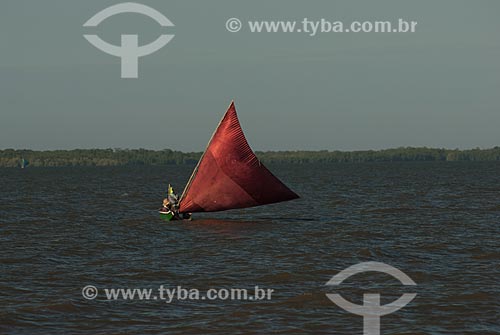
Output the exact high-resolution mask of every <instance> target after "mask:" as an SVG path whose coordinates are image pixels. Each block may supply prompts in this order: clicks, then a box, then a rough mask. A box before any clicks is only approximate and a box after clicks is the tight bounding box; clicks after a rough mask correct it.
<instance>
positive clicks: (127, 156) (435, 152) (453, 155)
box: [0, 146, 500, 167]
mask: <svg viewBox="0 0 500 335" xmlns="http://www.w3.org/2000/svg"><path fill="white" fill-rule="evenodd" d="M201 154H202V153H201V152H181V151H174V150H170V149H164V150H147V149H75V150H46V151H35V150H15V149H5V150H0V167H20V166H21V164H22V160H23V159H25V160H27V161H28V163H29V166H35V167H36V166H39V167H64V166H123V165H172V164H175V165H181V164H196V162H197V161H198V159H199V158H200V156H201ZM256 155H257V157H258V158H259V159H260V160H261V161H262V162H263V163H288V164H310V163H358V162H402V161H452V162H455V161H500V147H498V146H497V147H494V148H491V149H479V148H477V149H469V150H459V149H453V150H451V149H434V148H426V147H422V148H412V147H405V148H403V147H401V148H394V149H384V150H362V151H327V150H321V151H265V152H263V151H257V152H256Z"/></svg>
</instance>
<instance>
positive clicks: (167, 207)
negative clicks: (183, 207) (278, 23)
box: [160, 198, 172, 212]
mask: <svg viewBox="0 0 500 335" xmlns="http://www.w3.org/2000/svg"><path fill="white" fill-rule="evenodd" d="M170 210H172V205H171V204H170V201H168V198H165V199H163V206H162V208H160V212H168V211H170Z"/></svg>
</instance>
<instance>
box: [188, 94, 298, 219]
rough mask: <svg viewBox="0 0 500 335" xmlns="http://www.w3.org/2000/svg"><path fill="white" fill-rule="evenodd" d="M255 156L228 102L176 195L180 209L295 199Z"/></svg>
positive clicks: (201, 209)
mask: <svg viewBox="0 0 500 335" xmlns="http://www.w3.org/2000/svg"><path fill="white" fill-rule="evenodd" d="M298 197H299V196H298V195H297V194H295V193H294V192H293V191H292V190H290V189H289V188H288V187H286V186H285V184H283V183H282V182H281V181H280V180H279V179H278V178H276V177H275V176H274V175H273V174H272V173H271V172H270V171H269V170H268V169H267V168H266V167H265V166H264V165H262V163H261V162H260V161H259V160H258V159H257V157H256V156H255V154H254V153H253V151H252V149H251V148H250V146H249V145H248V142H247V140H246V139H245V135H244V134H243V131H242V130H241V126H240V123H239V121H238V116H237V115H236V109H235V108H234V103H231V105H230V106H229V109H228V110H227V112H226V114H225V115H224V117H223V118H222V120H221V122H220V123H219V126H218V127H217V129H216V130H215V133H214V134H213V135H212V139H211V140H210V142H209V143H208V147H207V149H206V150H205V153H204V154H203V156H202V157H201V159H200V161H199V162H198V165H197V166H196V168H195V170H194V171H193V174H192V176H191V179H190V180H189V182H188V184H187V185H186V188H185V189H184V192H183V193H182V196H181V199H180V209H179V210H180V212H181V213H188V212H215V211H223V210H227V209H235V208H245V207H253V206H259V205H265V204H271V203H275V202H281V201H287V200H292V199H296V198H298Z"/></svg>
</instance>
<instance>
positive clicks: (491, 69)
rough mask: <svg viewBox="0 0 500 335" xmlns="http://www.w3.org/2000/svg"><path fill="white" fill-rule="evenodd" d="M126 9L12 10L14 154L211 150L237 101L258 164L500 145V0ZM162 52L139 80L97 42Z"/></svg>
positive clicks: (82, 5)
mask: <svg viewBox="0 0 500 335" xmlns="http://www.w3.org/2000/svg"><path fill="white" fill-rule="evenodd" d="M137 2H140V3H142V4H145V5H148V6H151V7H153V8H155V9H157V10H158V11H160V12H161V13H163V14H164V15H165V16H166V17H168V18H169V19H170V20H171V21H172V22H173V23H174V24H175V27H169V28H162V27H160V26H159V25H158V24H157V23H156V22H155V21H152V20H151V19H149V18H147V17H146V16H143V15H139V14H120V15H117V16H114V17H110V18H108V19H107V20H105V21H104V22H102V23H101V24H100V25H99V26H98V27H96V28H84V27H83V26H82V25H83V23H85V21H87V20H88V19H89V18H90V17H92V16H93V15H94V14H96V13H97V12H99V11H101V10H102V9H104V8H106V7H108V6H110V5H113V4H116V3H120V1H109V0H106V1H102V0H92V1H89V0H85V1H76V0H71V1H70V0H44V1H27V0H6V1H2V3H1V5H0V9H1V10H0V148H30V149H71V148H93V147H98V148H107V147H112V148H113V147H121V148H139V147H144V148H151V149H162V148H172V149H178V150H183V151H201V150H203V149H204V148H205V145H206V143H207V141H208V139H209V137H210V135H211V134H212V132H213V130H214V128H215V127H216V125H217V124H218V122H219V119H220V117H221V116H222V115H223V113H224V112H225V110H226V108H227V106H228V104H229V103H230V101H231V99H234V100H235V102H236V108H237V111H238V114H239V117H240V121H241V123H242V126H243V129H244V131H245V134H246V136H247V139H248V141H249V143H250V145H251V146H252V147H253V148H254V149H255V150H295V149H306V150H318V149H328V150H336V149H339V150H358V149H380V148H389V147H399V146H431V147H447V148H456V147H459V148H471V147H492V146H495V145H500V131H499V129H498V128H499V126H500V109H499V106H500V104H499V102H500V94H499V93H500V61H499V60H500V37H499V36H500V20H499V19H498V14H499V13H500V2H499V1H494V0H491V1H455V0H453V1H452V0H449V1H435V0H432V1H401V0H394V1H373V0H368V1H350V0H345V1H331V0H328V1H290V0H275V1H264V0H261V1H234V0H231V1H230V0H228V1H217V0H213V1H186V0H182V1H181V0H179V1H153V0H141V1H139V0H138V1H137ZM231 17H236V18H239V19H240V20H241V21H243V22H245V21H247V20H266V19H267V20H300V21H301V20H302V19H303V18H304V17H307V18H308V19H309V20H320V19H321V18H325V19H327V20H329V21H338V20H342V21H345V22H347V23H349V22H350V21H351V20H357V21H364V20H390V21H397V19H398V18H403V19H406V20H408V21H410V20H415V21H418V25H417V32H416V33H412V34H410V33H397V34H395V33H391V34H387V33H321V34H320V33H318V34H317V35H316V36H313V37H311V36H308V35H307V34H303V33H302V34H301V33H260V34H259V33H250V32H249V31H248V29H247V28H246V27H244V28H243V29H242V31H240V32H237V33H230V32H228V31H227V30H226V29H225V22H226V20H227V19H229V18H231ZM88 33H95V34H98V35H99V36H100V37H101V38H102V39H103V40H105V41H107V42H109V43H112V44H119V43H120V35H121V34H139V44H147V43H149V42H151V41H153V40H154V39H156V38H157V37H158V36H159V35H160V34H161V33H170V34H175V37H174V38H173V40H172V41H171V42H170V43H169V44H167V45H166V46H165V47H164V48H162V49H161V50H159V51H158V52H156V53H154V54H152V55H149V56H145V57H142V58H140V59H139V78H138V79H121V78H120V59H119V58H117V57H114V56H110V55H107V54H105V53H103V52H102V51H100V50H98V49H96V48H95V47H93V46H92V45H90V44H89V43H88V42H87V41H86V40H85V39H84V38H83V36H82V35H83V34H88Z"/></svg>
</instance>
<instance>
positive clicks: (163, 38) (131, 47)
mask: <svg viewBox="0 0 500 335" xmlns="http://www.w3.org/2000/svg"><path fill="white" fill-rule="evenodd" d="M122 13H137V14H143V15H146V16H148V17H150V18H151V19H153V20H155V21H156V22H157V23H158V24H159V25H160V26H162V27H174V24H173V23H172V22H171V21H170V20H169V19H168V18H167V17H165V16H164V15H163V14H162V13H160V12H159V11H157V10H156V9H154V8H151V7H148V6H146V5H143V4H139V3H134V2H124V3H119V4H116V5H112V6H110V7H107V8H105V9H103V10H101V11H100V12H99V13H97V14H95V15H94V16H92V17H91V18H90V19H88V20H87V22H85V23H84V24H83V26H84V27H96V26H98V25H99V24H100V23H101V22H102V21H104V20H105V19H107V18H109V17H111V16H114V15H117V14H122ZM174 36H175V35H171V34H162V35H160V37H158V38H157V39H156V40H155V41H153V42H151V43H149V44H146V45H142V46H139V45H138V35H126V34H124V35H121V45H120V46H116V45H113V44H110V43H108V42H106V41H104V40H102V39H101V38H100V37H99V36H97V35H92V34H84V35H83V37H85V39H86V40H87V41H88V42H89V43H90V44H92V45H93V46H94V47H96V48H97V49H99V50H101V51H103V52H105V53H107V54H109V55H113V56H116V57H120V59H121V78H138V77H139V73H138V72H139V58H140V57H143V56H147V55H150V54H152V53H154V52H156V51H158V50H160V49H161V48H163V47H164V46H165V45H167V43H168V42H170V41H171V40H172V38H174Z"/></svg>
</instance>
